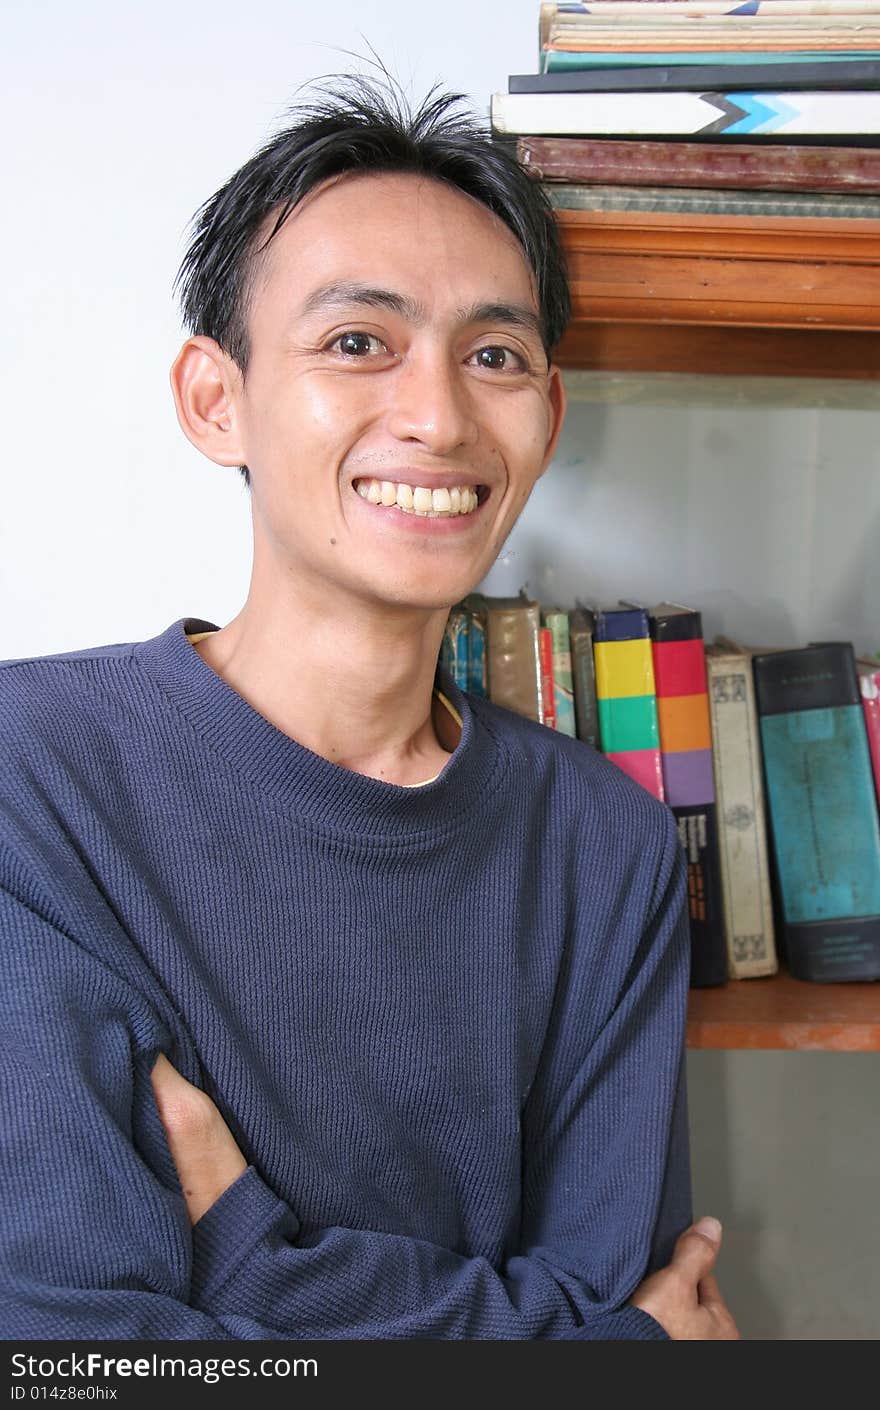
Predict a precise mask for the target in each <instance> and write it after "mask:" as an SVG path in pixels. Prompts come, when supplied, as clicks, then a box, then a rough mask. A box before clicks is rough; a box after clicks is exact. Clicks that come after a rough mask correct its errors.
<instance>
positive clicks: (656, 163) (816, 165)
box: [517, 70, 880, 195]
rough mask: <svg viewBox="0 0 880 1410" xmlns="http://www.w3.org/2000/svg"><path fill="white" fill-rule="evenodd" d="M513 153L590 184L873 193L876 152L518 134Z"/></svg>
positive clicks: (548, 176) (540, 170) (879, 173)
mask: <svg viewBox="0 0 880 1410" xmlns="http://www.w3.org/2000/svg"><path fill="white" fill-rule="evenodd" d="M878 72H880V70H878ZM517 157H518V159H519V161H520V162H521V163H522V165H523V166H524V167H525V168H526V170H527V171H528V172H529V173H530V174H531V175H532V176H534V177H535V178H536V180H542V181H572V182H576V183H578V184H579V185H589V186H602V185H605V184H608V185H624V186H654V185H656V186H676V187H695V188H697V189H700V190H707V189H709V190H711V189H721V190H724V189H728V190H729V189H733V190H751V189H753V188H755V187H760V188H761V189H762V190H772V191H798V192H803V191H808V192H809V191H812V192H818V193H825V194H833V193H835V192H847V191H854V192H861V193H862V194H864V195H870V194H873V193H877V192H880V151H878V150H877V149H876V148H870V147H798V146H795V145H793V144H791V143H783V144H779V145H773V146H764V147H756V146H747V145H745V144H743V145H742V146H735V147H725V146H721V145H716V144H715V143H698V142H639V141H632V142H616V141H614V140H613V139H606V140H605V141H590V140H589V139H588V138H582V137H520V138H518V140H517Z"/></svg>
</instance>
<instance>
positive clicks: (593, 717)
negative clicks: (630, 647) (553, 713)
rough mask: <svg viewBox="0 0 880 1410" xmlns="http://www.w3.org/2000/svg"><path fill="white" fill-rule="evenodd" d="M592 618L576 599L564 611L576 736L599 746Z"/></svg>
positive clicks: (589, 612)
mask: <svg viewBox="0 0 880 1410" xmlns="http://www.w3.org/2000/svg"><path fill="white" fill-rule="evenodd" d="M594 628H595V621H594V618H593V613H592V612H591V611H590V609H589V608H588V607H584V606H583V605H582V604H581V603H580V602H578V603H577V604H576V606H575V608H574V611H572V612H569V614H568V634H569V639H570V641H571V675H572V682H573V686H574V715H575V732H576V734H577V737H578V739H581V740H583V742H584V743H585V744H589V745H590V746H591V748H593V749H598V748H599V713H598V709H597V706H596V668H595V663H594V660H593V631H594Z"/></svg>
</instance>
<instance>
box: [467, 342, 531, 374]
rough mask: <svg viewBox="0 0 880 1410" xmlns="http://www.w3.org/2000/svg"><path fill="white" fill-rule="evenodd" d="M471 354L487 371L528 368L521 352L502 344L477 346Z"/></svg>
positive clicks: (518, 370) (519, 370)
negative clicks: (484, 346)
mask: <svg viewBox="0 0 880 1410" xmlns="http://www.w3.org/2000/svg"><path fill="white" fill-rule="evenodd" d="M473 356H474V357H476V358H478V359H479V366H480V367H485V368H486V369H487V371H489V372H526V371H527V370H528V363H527V362H526V360H525V358H524V357H523V355H522V353H518V352H514V350H513V348H507V347H505V346H504V345H503V344H499V345H498V346H493V347H486V348H477V350H476V352H475V353H474V354H473Z"/></svg>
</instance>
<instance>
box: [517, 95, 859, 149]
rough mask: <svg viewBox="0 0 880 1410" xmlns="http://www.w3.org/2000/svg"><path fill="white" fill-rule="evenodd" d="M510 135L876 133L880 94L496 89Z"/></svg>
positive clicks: (787, 134)
mask: <svg viewBox="0 0 880 1410" xmlns="http://www.w3.org/2000/svg"><path fill="white" fill-rule="evenodd" d="M492 125H493V127H494V129H495V130H496V131H497V132H500V133H502V134H509V135H510V136H512V137H513V136H518V135H523V136H551V135H554V134H555V135H558V136H591V135H596V136H599V135H603V134H608V135H609V136H614V135H617V136H627V135H632V136H634V137H637V136H641V135H644V136H645V137H651V136H652V135H653V136H666V137H674V136H678V135H681V136H683V137H685V136H699V137H704V138H706V137H713V138H720V137H741V136H742V137H745V136H749V137H776V136H777V135H780V136H789V135H790V136H793V137H798V136H831V137H833V136H843V135H849V136H870V135H875V134H877V133H878V132H880V93H877V92H864V91H859V92H856V91H852V92H845V93H838V92H836V91H835V92H826V93H823V92H809V93H774V92H765V91H761V92H755V93H748V92H744V93H740V92H732V93H495V94H493V96H492Z"/></svg>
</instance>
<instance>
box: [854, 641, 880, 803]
mask: <svg viewBox="0 0 880 1410" xmlns="http://www.w3.org/2000/svg"><path fill="white" fill-rule="evenodd" d="M856 670H857V671H858V673H859V690H860V691H861V695H862V709H863V710H864V712H865V729H866V730H867V734H868V748H869V750H870V752H871V767H872V768H873V770H874V787H875V789H876V792H877V801H878V803H880V661H877V660H873V661H872V660H870V659H869V658H868V657H861V656H860V657H859V659H858V660H857V661H856Z"/></svg>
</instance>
